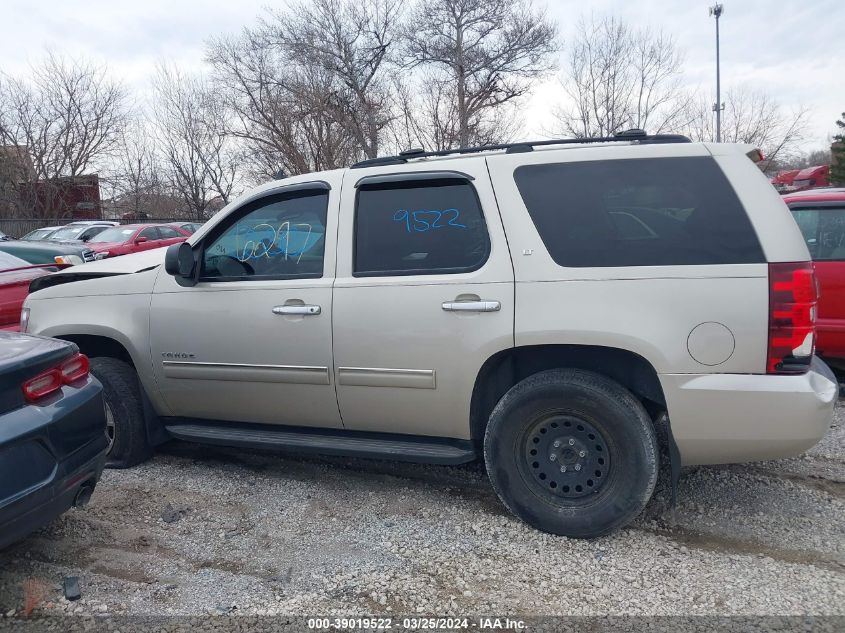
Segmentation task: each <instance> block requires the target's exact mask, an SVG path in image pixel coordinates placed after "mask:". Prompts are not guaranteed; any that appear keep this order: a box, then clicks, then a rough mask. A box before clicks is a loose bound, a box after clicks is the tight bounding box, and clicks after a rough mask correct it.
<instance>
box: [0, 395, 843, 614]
mask: <svg viewBox="0 0 845 633" xmlns="http://www.w3.org/2000/svg"><path fill="white" fill-rule="evenodd" d="M665 507H666V494H665V490H663V491H661V492H660V493H659V494H658V495H656V497H655V499H654V500H653V501H652V502H651V504H650V505H649V507H648V508H647V510H646V512H645V513H644V514H643V515H642V516H641V517H640V518H638V519H637V520H636V521H635V522H634V524H632V525H631V526H630V527H629V528H627V529H625V530H622V531H621V532H618V533H616V534H614V535H612V536H609V537H605V538H601V539H598V540H594V541H579V540H572V539H567V538H563V537H555V536H549V535H546V534H542V533H540V532H537V531H535V530H533V529H531V528H529V527H528V526H526V525H524V524H523V523H521V522H520V521H518V520H517V519H515V518H513V517H511V516H510V515H509V514H508V513H507V511H506V510H505V509H504V507H503V506H502V505H501V504H500V503H499V501H498V500H497V498H496V496H495V495H494V493H493V491H492V489H491V487H490V485H489V483H488V481H487V478H486V476H485V474H484V470H483V468H482V467H481V465H479V464H471V465H466V466H460V467H441V466H420V465H409V464H400V463H390V462H378V461H367V460H351V459H341V458H284V457H279V456H274V455H267V454H258V453H249V452H244V451H238V450H228V449H216V448H209V447H197V446H192V445H188V444H178V443H174V444H171V445H168V446H167V447H165V449H164V450H162V451H161V452H159V453H158V454H157V455H156V457H155V458H154V459H152V460H151V461H150V462H148V463H146V464H144V465H143V466H140V467H137V468H134V469H131V470H126V471H113V470H112V471H107V472H106V473H105V474H104V476H103V479H102V481H101V483H100V485H99V486H98V487H97V490H96V492H95V494H94V498H93V500H92V502H91V503H90V505H88V506H87V507H86V508H83V509H74V510H71V511H70V512H68V513H67V514H65V515H64V516H63V517H62V518H60V519H59V520H57V521H56V522H54V523H53V524H52V525H50V526H49V527H47V528H45V529H44V530H42V531H41V532H39V533H37V534H34V535H32V536H31V537H29V538H28V539H27V540H25V541H23V542H21V543H19V544H18V545H15V546H13V547H12V548H10V549H8V550H6V551H4V552H2V553H0V616H2V615H3V614H8V615H12V614H14V613H15V612H16V610H18V613H19V612H20V611H19V610H20V609H22V608H23V606H24V593H26V594H27V596H29V606H33V605H37V606H36V607H35V609H36V610H35V613H36V614H37V613H50V614H62V613H72V614H98V615H99V614H111V615H113V616H120V615H122V614H131V615H174V614H180V615H205V614H231V613H236V614H249V615H265V614H312V615H313V614H321V615H325V614H340V613H343V614H359V615H368V614H369V615H372V614H428V615H432V614H435V615H447V614H482V613H491V614H533V615H538V614H549V615H551V614H570V615H606V614H610V615H613V614H627V615H676V614H684V615H688V614H704V615H761V614H775V615H790V614H812V615H843V614H845V539H843V530H844V529H845V521H843V518H845V405H844V404H843V402H840V406H839V407H838V408H837V412H836V420H835V423H834V426H833V427H832V428H831V430H830V432H829V433H828V435H827V436H826V437H825V438H824V440H823V441H822V442H821V443H820V444H819V445H818V446H817V447H815V448H814V449H812V450H811V451H809V452H808V453H807V454H806V455H804V456H802V457H799V458H795V459H787V460H779V461H772V462H762V463H755V464H749V465H742V466H725V467H697V468H690V469H685V470H684V472H683V477H682V480H681V485H680V491H679V504H678V507H677V509H676V511H675V512H674V514H673V513H671V512H667V511H666V510H665ZM165 519H166V520H165ZM68 575H75V576H79V578H80V585H81V588H82V594H83V597H82V599H81V600H79V601H77V602H68V601H66V600H65V599H64V598H63V597H62V596H61V589H60V582H61V579H62V578H63V577H64V576H68ZM24 587H26V591H25V590H24ZM0 628H2V617H0Z"/></svg>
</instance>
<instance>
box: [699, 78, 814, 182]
mask: <svg viewBox="0 0 845 633" xmlns="http://www.w3.org/2000/svg"><path fill="white" fill-rule="evenodd" d="M713 101H714V99H701V98H697V99H695V100H693V101H692V102H691V104H690V106H689V108H690V116H689V123H688V125H687V127H686V129H685V133H686V134H687V135H688V136H689V137H690V138H692V139H693V140H696V141H712V140H714V138H715V136H716V133H715V117H714V114H713V111H712V108H711V107H710V104H711V103H712V102H713ZM724 103H725V110H724V112H723V114H722V142H723V143H748V144H751V145H756V146H757V147H758V148H760V149H761V150H762V151H763V155H764V156H765V160H763V161H762V162H761V163H759V167H760V168H761V169H762V170H763V171H764V172H766V173H768V172H770V171H772V170H775V169H777V166H778V164H780V163H788V162H791V161H793V160H795V159H796V158H797V153H798V150H799V148H800V145H801V143H802V142H803V141H804V139H805V136H806V131H807V124H808V118H809V110H808V109H807V108H804V107H799V108H796V109H793V110H791V111H786V110H784V108H783V107H782V106H781V104H780V103H778V102H777V101H776V100H775V99H773V98H772V97H771V96H770V95H768V94H766V93H765V92H762V91H753V90H749V89H746V88H731V89H729V90H728V91H727V92H725V93H724Z"/></svg>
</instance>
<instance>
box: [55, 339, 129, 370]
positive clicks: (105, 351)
mask: <svg viewBox="0 0 845 633" xmlns="http://www.w3.org/2000/svg"><path fill="white" fill-rule="evenodd" d="M56 338H60V339H62V340H65V341H70V342H71V343H76V346H77V347H78V348H79V351H80V352H82V353H83V354H85V355H86V356H89V357H91V358H94V357H97V356H108V357H110V358H117V359H118V360H122V361H124V362H126V363H129V364H130V365H131V366H132V367H133V368H134V367H135V363H133V362H132V357H131V356H130V355H129V352H128V351H127V350H126V348H125V347H124V346H123V345H122V344H120V343H118V342H117V341H116V340H114V339H113V338H109V337H107V336H95V335H92V334H68V335H62V336H57V337H56Z"/></svg>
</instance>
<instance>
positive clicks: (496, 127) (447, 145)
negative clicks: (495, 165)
mask: <svg viewBox="0 0 845 633" xmlns="http://www.w3.org/2000/svg"><path fill="white" fill-rule="evenodd" d="M395 94H396V103H397V105H396V109H397V114H396V116H395V117H394V119H393V120H392V121H391V125H390V129H391V133H392V144H393V146H395V147H396V148H397V149H408V148H411V147H418V146H422V147H424V148H426V149H429V150H436V151H440V150H447V149H451V148H454V147H458V146H459V145H460V140H459V139H460V117H459V116H458V109H457V104H456V101H455V99H454V94H453V92H452V91H451V86H450V84H449V83H448V82H446V83H444V82H443V81H440V80H439V79H438V78H437V77H436V76H432V75H430V74H427V73H424V74H423V75H422V76H421V77H419V78H417V80H416V82H415V83H413V84H411V83H410V82H402V81H397V82H396V88H395ZM468 125H469V138H470V139H471V141H470V142H471V144H473V145H489V144H493V143H506V142H508V141H511V140H513V139H514V138H516V137H517V136H518V134H519V133H520V131H521V130H522V122H521V119H520V117H519V116H518V111H517V109H516V108H515V107H513V104H505V105H503V106H501V107H499V108H495V109H490V110H489V111H487V112H483V113H480V114H478V115H476V116H474V117H472V118H471V119H470V120H469V121H468Z"/></svg>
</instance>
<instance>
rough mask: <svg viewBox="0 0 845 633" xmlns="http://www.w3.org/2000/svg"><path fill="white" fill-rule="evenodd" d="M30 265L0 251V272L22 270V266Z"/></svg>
mask: <svg viewBox="0 0 845 633" xmlns="http://www.w3.org/2000/svg"><path fill="white" fill-rule="evenodd" d="M30 265H31V264H30V263H29V262H28V261H25V260H23V259H21V258H20V257H15V256H14V255H9V253H4V252H2V251H0V270H11V269H12V268H23V267H24V266H30Z"/></svg>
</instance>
